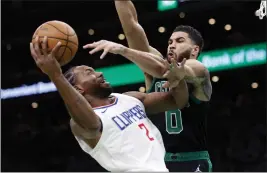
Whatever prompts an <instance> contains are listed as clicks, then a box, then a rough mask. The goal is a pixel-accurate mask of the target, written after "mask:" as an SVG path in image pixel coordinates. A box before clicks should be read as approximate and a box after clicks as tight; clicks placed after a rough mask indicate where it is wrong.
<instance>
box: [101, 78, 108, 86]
mask: <svg viewBox="0 0 267 173" xmlns="http://www.w3.org/2000/svg"><path fill="white" fill-rule="evenodd" d="M99 83H100V84H101V85H102V84H108V85H109V82H107V81H106V79H105V78H103V77H101V78H100V79H99Z"/></svg>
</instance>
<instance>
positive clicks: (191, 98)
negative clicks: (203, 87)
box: [189, 94, 202, 104]
mask: <svg viewBox="0 0 267 173" xmlns="http://www.w3.org/2000/svg"><path fill="white" fill-rule="evenodd" d="M189 98H190V100H192V101H193V102H194V103H195V104H200V103H201V102H202V101H201V100H199V99H197V98H196V97H195V96H193V95H192V94H190V95H189Z"/></svg>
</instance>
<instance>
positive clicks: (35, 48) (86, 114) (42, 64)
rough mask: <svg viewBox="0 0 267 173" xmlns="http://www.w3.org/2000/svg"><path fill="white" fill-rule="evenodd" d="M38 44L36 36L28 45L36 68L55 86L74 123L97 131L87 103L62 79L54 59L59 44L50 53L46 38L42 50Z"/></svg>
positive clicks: (94, 118) (97, 123)
mask: <svg viewBox="0 0 267 173" xmlns="http://www.w3.org/2000/svg"><path fill="white" fill-rule="evenodd" d="M39 44H41V43H40V42H39V40H38V36H37V37H36V42H35V43H34V44H32V43H31V45H30V49H31V55H32V57H33V58H34V60H35V62H36V64H37V66H38V67H39V68H40V69H41V70H42V71H43V72H44V73H45V74H47V75H48V77H49V78H50V80H51V81H52V82H53V83H54V84H55V86H56V88H57V90H58V92H59V93H60V95H61V97H62V98H63V100H64V102H65V104H66V105H67V107H68V110H69V112H70V114H71V116H72V118H73V119H74V121H75V122H76V123H77V124H78V125H79V126H80V127H82V128H83V129H85V130H88V131H97V130H98V129H99V128H100V127H101V122H100V120H99V118H98V116H97V115H96V114H95V113H94V111H93V109H92V107H91V106H90V104H89V103H88V101H87V100H86V99H85V98H84V97H83V96H82V95H81V94H80V93H79V92H78V91H76V89H75V88H74V87H72V85H71V84H70V83H69V82H68V80H67V79H66V78H65V77H64V75H63V74H62V71H61V68H60V65H59V63H58V62H57V60H56V59H55V55H56V53H57V51H58V50H59V48H60V44H58V45H57V46H56V47H55V48H54V49H53V50H52V52H51V53H48V51H47V37H45V39H44V41H43V43H42V44H41V45H42V48H39Z"/></svg>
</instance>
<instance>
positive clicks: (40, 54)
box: [30, 36, 62, 78]
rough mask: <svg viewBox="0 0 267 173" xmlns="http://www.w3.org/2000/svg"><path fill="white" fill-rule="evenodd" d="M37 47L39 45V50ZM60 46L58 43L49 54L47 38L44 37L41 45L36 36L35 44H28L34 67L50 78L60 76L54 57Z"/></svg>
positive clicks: (59, 69) (58, 65) (60, 72)
mask: <svg viewBox="0 0 267 173" xmlns="http://www.w3.org/2000/svg"><path fill="white" fill-rule="evenodd" d="M39 45H41V48H40V46H39ZM60 45H61V42H58V43H57V45H56V46H55V47H54V48H53V50H52V51H51V52H50V53H49V52H48V49H47V37H44V41H43V42H42V43H41V41H40V40H39V37H38V36H36V39H35V42H34V43H30V49H31V55H32V57H33V59H34V61H35V63H36V65H37V66H38V67H39V68H40V69H41V70H42V71H43V73H45V74H47V75H48V76H49V77H50V78H53V77H55V76H58V75H61V74H62V71H61V68H60V64H59V63H58V62H57V60H56V58H55V55H56V54H57V52H58V51H59V48H60Z"/></svg>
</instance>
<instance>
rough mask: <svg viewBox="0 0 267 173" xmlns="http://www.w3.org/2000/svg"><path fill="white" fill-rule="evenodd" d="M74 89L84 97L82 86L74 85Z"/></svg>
mask: <svg viewBox="0 0 267 173" xmlns="http://www.w3.org/2000/svg"><path fill="white" fill-rule="evenodd" d="M74 88H75V89H76V90H77V91H78V92H79V93H80V94H81V95H83V94H84V90H83V88H82V87H81V86H79V85H74Z"/></svg>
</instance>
